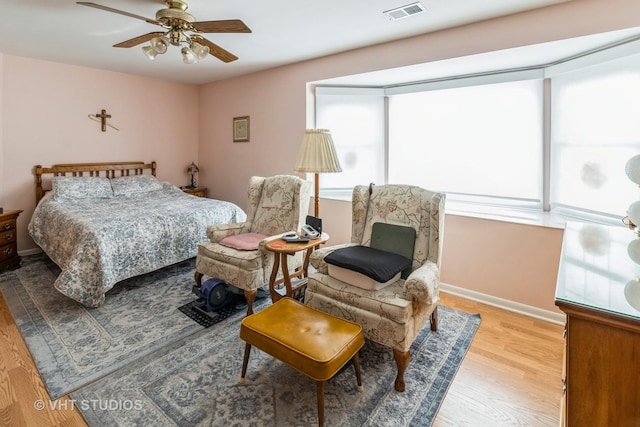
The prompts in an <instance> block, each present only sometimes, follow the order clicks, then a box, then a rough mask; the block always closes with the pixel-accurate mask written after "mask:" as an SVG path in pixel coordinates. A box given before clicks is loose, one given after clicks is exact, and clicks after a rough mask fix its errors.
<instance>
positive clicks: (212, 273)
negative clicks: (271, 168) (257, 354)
mask: <svg viewBox="0 0 640 427" xmlns="http://www.w3.org/2000/svg"><path fill="white" fill-rule="evenodd" d="M310 196H311V183H310V182H308V181H306V180H303V179H301V178H299V177H297V176H293V175H276V176H272V177H267V178H265V177H257V176H254V177H252V178H251V179H250V181H249V202H248V208H247V219H246V221H245V222H243V223H234V224H224V225H219V226H211V227H209V228H208V229H207V236H208V237H209V241H208V242H205V243H201V244H199V245H198V254H197V257H196V272H195V275H194V278H195V281H196V284H197V286H201V285H202V277H203V276H204V275H206V276H209V277H215V278H217V279H221V280H224V281H225V282H226V283H228V284H230V285H233V286H235V287H237V288H240V289H242V290H243V291H244V296H245V298H246V300H247V314H251V313H253V301H254V300H255V297H256V295H257V291H258V288H260V287H261V286H263V285H264V284H266V283H268V281H269V275H270V273H271V269H272V267H273V263H274V259H275V258H274V254H273V253H272V252H269V251H268V250H266V248H265V245H266V243H267V241H268V240H269V239H271V238H276V237H278V236H280V235H281V234H283V233H285V232H287V231H299V230H300V227H301V226H302V225H303V224H304V223H305V218H306V215H307V214H308V210H309V200H310ZM241 235H244V236H248V235H252V236H253V237H254V238H255V236H258V238H261V240H260V241H259V242H258V244H257V245H256V246H257V247H256V248H255V249H253V250H247V248H242V249H239V248H234V247H229V246H228V245H224V244H221V243H220V242H221V241H222V240H223V239H224V238H226V237H229V236H241ZM260 235H262V236H264V237H262V236H260ZM290 260H291V261H290V262H289V264H288V265H289V267H290V268H291V269H292V270H294V269H298V268H300V267H301V266H302V261H303V260H302V254H297V255H296V256H292V257H291V258H290Z"/></svg>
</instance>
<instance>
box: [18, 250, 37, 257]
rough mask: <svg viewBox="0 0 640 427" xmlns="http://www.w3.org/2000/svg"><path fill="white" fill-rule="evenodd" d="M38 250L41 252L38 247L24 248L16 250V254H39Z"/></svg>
mask: <svg viewBox="0 0 640 427" xmlns="http://www.w3.org/2000/svg"><path fill="white" fill-rule="evenodd" d="M40 252H42V249H40V248H33V249H25V250H23V251H18V255H20V256H27V255H35V254H39V253H40Z"/></svg>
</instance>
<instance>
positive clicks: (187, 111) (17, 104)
mask: <svg viewBox="0 0 640 427" xmlns="http://www.w3.org/2000/svg"><path fill="white" fill-rule="evenodd" d="M0 58H2V64H3V66H2V68H1V71H0V72H1V74H0V77H2V79H1V80H0V81H1V82H2V88H1V89H0V95H1V97H0V101H1V102H0V104H1V105H0V109H3V110H4V112H3V114H2V122H0V123H4V125H3V127H2V128H1V129H2V133H1V134H0V135H1V136H0V147H1V148H2V157H3V159H4V161H2V163H1V167H2V174H1V176H2V178H1V179H0V206H2V207H4V208H5V209H22V210H24V212H23V213H22V215H21V216H20V217H19V219H18V251H21V250H25V249H31V248H35V244H34V243H33V241H32V240H31V238H30V237H29V236H28V233H27V231H26V227H27V224H28V222H29V219H30V217H31V214H32V212H33V209H34V207H35V179H34V175H33V167H34V166H35V165H42V166H45V167H46V166H50V165H52V164H55V163H73V162H114V161H130V160H139V161H145V162H150V161H152V160H155V161H156V162H158V177H159V178H160V179H162V180H166V181H170V182H173V183H175V184H179V185H185V184H187V181H188V176H187V175H186V172H185V171H186V168H187V166H188V165H189V163H191V161H194V160H195V161H197V155H198V149H197V146H198V136H199V128H198V87H197V86H193V85H185V84H179V83H171V82H166V81H162V80H155V79H150V78H144V77H138V76H133V75H127V74H121V73H114V72H110V71H102V70H95V69H90V68H84V67H77V66H72V65H64V64H58V63H54V62H47V61H39V60H34V59H29V58H22V57H17V56H11V55H0ZM103 108H104V109H106V110H107V112H108V113H109V114H111V115H112V118H111V119H110V120H111V122H112V123H113V124H114V125H115V126H116V127H118V128H119V129H120V131H115V130H113V129H111V128H109V127H107V131H106V132H101V130H100V124H99V123H96V122H94V121H91V120H89V118H88V117H87V115H88V114H95V113H100V110H101V109H103Z"/></svg>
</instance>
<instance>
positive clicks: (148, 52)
mask: <svg viewBox="0 0 640 427" xmlns="http://www.w3.org/2000/svg"><path fill="white" fill-rule="evenodd" d="M142 53H144V55H145V56H146V57H147V58H149V60H151V61H153V60H154V59H156V55H157V54H158V52H157V51H156V50H155V49H154V48H153V47H152V46H142Z"/></svg>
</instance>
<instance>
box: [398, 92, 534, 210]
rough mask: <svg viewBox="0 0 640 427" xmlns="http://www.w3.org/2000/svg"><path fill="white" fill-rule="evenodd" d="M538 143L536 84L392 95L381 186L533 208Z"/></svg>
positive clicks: (450, 197) (449, 197)
mask: <svg viewBox="0 0 640 427" xmlns="http://www.w3.org/2000/svg"><path fill="white" fill-rule="evenodd" d="M542 138H543V133H542V81H541V80H525V81H515V82H507V83H494V84H486V85H477V86H467V87H458V88H451V89H441V90H433V91H427V92H416V93H409V94H402V95H393V96H391V97H390V100H389V149H388V156H389V179H388V181H389V182H390V183H409V184H414V185H419V186H421V187H424V188H428V189H433V190H437V191H444V192H446V193H447V194H448V199H449V200H451V199H452V198H453V199H465V200H469V198H470V197H474V198H476V197H483V198H485V199H486V197H487V196H488V197H491V198H494V200H493V203H497V204H505V203H506V204H511V205H514V204H518V205H521V204H526V205H528V206H535V207H540V206H541V204H542V142H543V140H542Z"/></svg>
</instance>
